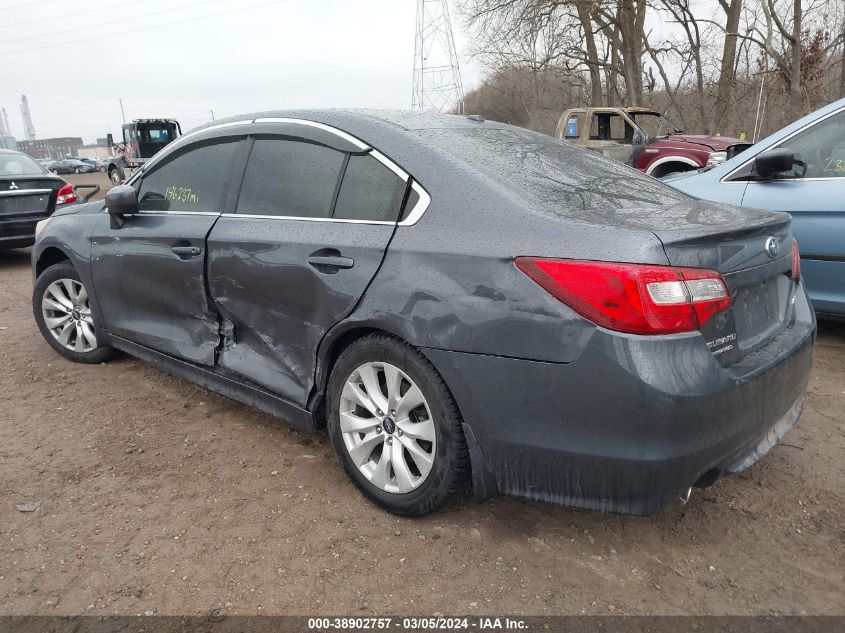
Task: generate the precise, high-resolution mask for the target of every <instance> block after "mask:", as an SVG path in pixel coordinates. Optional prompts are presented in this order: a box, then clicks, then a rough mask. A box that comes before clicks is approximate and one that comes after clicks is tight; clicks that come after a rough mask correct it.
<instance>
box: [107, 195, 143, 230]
mask: <svg viewBox="0 0 845 633" xmlns="http://www.w3.org/2000/svg"><path fill="white" fill-rule="evenodd" d="M106 209H108V212H109V216H110V225H111V228H112V229H119V228H121V227H122V226H123V225H124V224H125V223H126V218H124V217H123V216H125V215H131V214H133V213H137V212H138V192H137V191H135V188H134V187H132V186H130V185H118V186H117V187H112V189H110V190H109V192H108V193H107V194H106Z"/></svg>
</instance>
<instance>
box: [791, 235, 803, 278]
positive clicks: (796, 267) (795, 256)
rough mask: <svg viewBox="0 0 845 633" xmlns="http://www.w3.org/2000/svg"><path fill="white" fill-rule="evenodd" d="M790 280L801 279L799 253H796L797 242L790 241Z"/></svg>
mask: <svg viewBox="0 0 845 633" xmlns="http://www.w3.org/2000/svg"><path fill="white" fill-rule="evenodd" d="M791 276H792V278H793V279H794V280H795V281H798V280H799V279H801V253H800V252H798V241H797V240H792V275H791Z"/></svg>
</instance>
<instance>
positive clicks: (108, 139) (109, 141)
mask: <svg viewBox="0 0 845 633" xmlns="http://www.w3.org/2000/svg"><path fill="white" fill-rule="evenodd" d="M106 143H107V144H108V146H109V147H111V146H112V145H114V136H112V135H111V134H106Z"/></svg>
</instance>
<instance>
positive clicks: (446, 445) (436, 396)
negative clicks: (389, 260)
mask: <svg viewBox="0 0 845 633" xmlns="http://www.w3.org/2000/svg"><path fill="white" fill-rule="evenodd" d="M327 413H328V427H329V435H330V436H331V439H332V443H333V444H334V447H335V450H336V451H337V454H338V457H339V459H340V461H341V464H342V465H343V468H344V470H345V471H346V474H347V475H348V476H349V477H350V478H351V479H352V481H353V482H354V483H355V484H356V485H357V486H358V488H359V489H361V491H362V492H363V493H364V494H365V495H366V496H367V497H369V498H370V499H371V500H373V501H375V502H376V503H377V504H379V505H380V506H382V507H383V508H385V509H386V510H389V511H390V512H394V513H396V514H400V515H403V516H420V515H423V514H426V513H428V512H431V511H433V510H436V509H437V508H439V507H441V506H442V505H444V504H445V503H447V502H448V501H449V500H451V499H453V498H454V497H456V496H457V495H459V494H460V493H461V492H463V491H464V489H465V487H466V481H467V473H468V471H469V457H468V454H467V447H466V441H465V439H464V436H463V431H462V428H461V417H460V414H459V412H458V408H457V406H456V405H455V402H454V400H453V398H452V395H451V393H450V392H449V390H448V388H447V387H446V383H445V382H444V381H443V379H442V378H441V377H440V375H439V374H438V373H437V372H436V370H435V369H434V367H433V366H432V365H431V363H429V362H428V361H427V360H426V359H425V358H424V357H423V356H422V355H421V354H420V353H419V352H418V351H417V350H415V349H414V348H412V347H411V346H409V345H407V344H405V343H403V342H401V341H399V340H398V339H395V338H393V337H390V336H387V335H371V336H367V337H365V338H363V339H360V340H358V341H356V342H355V343H353V344H352V345H351V346H350V347H348V348H347V349H346V350H344V351H343V353H342V354H341V355H340V358H338V360H337V363H336V364H335V367H334V369H333V371H332V376H331V379H330V381H329V391H328V402H327Z"/></svg>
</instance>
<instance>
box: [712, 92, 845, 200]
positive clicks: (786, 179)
mask: <svg viewBox="0 0 845 633" xmlns="http://www.w3.org/2000/svg"><path fill="white" fill-rule="evenodd" d="M843 111H845V108H839V109H838V110H834V111H833V112H828V113H827V114H826V115H824V116H823V117H822V118H820V119H816V120H815V121H811V122H810V123H808V124H807V125H805V126H804V127H801V128H799V129H797V130H795V131H794V132H793V133H792V134H790V135H789V136H787V137H786V138H782V139H780V140H779V141H778V142H777V143H775V144H774V145H770V146H768V147H766V148H764V149H762V150H760V151H759V152H757V153H756V154H755V155H754V157H753V158H749V159H748V160H747V161H745V162H744V163H742V164H741V165H740V166H739V167H737V168H735V169H734V170H732V171H731V172H730V173H728V174H727V175H726V176H722V179H721V180H720V181H719V182H720V183H722V182H726V183H732V182H739V183H743V184H747V183H749V182H758V181H753V180H730V178H731V177H732V176H733V175H734V174H736V173H737V172H738V171H740V170H742V169H743V168H744V167H746V166H747V165H748V164H750V163H753V162H754V159H755V158H757V157H758V156H759V155H760V154H762V153H763V152H767V151H769V150H770V149H777V148H778V147H780V146H781V145H783V144H784V143H786V142H787V141H788V140H789V139H791V138H792V137H793V136H797V135H798V134H801V132H803V131H805V130H809V129H810V128H811V127H813V126H815V125H818V124H819V123H821V122H822V121H827V120H828V119H829V118H830V117H832V116H835V115H837V114H840V113H841V112H843ZM839 179H840V178H839V177H837V176H819V177H818V178H783V179H782V181H788V182H793V181H808V180H809V181H813V180H839ZM765 182H770V181H765Z"/></svg>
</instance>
